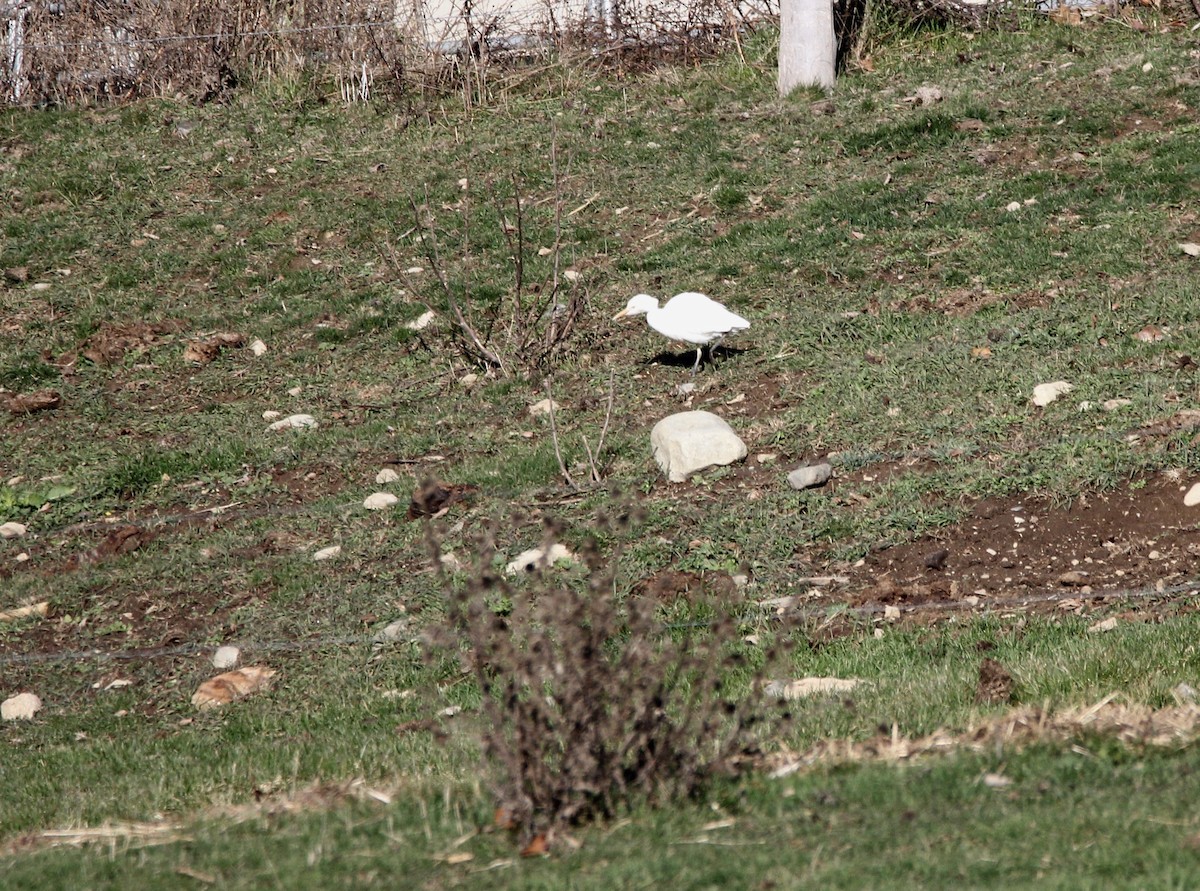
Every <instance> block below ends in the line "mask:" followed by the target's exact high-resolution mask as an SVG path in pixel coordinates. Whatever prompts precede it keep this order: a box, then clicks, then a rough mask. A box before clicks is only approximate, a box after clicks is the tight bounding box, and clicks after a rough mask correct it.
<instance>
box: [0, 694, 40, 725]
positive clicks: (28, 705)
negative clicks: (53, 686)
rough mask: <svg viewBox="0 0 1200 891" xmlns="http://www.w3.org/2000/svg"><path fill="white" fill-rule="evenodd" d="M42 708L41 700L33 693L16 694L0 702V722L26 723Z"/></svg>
mask: <svg viewBox="0 0 1200 891" xmlns="http://www.w3.org/2000/svg"><path fill="white" fill-rule="evenodd" d="M41 708H42V700H41V699H40V698H39V697H38V696H37V694H35V693H18V694H17V695H16V696H10V697H9V698H8V699H6V700H4V702H0V720H4V721H28V720H30V719H31V718H33V716H34V715H36V714H37V713H38V712H39V711H40V710H41Z"/></svg>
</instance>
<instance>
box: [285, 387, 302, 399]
mask: <svg viewBox="0 0 1200 891" xmlns="http://www.w3.org/2000/svg"><path fill="white" fill-rule="evenodd" d="M303 392H304V388H303V387H299V386H297V387H292V388H291V389H289V390H288V391H287V393H288V395H289V396H291V397H293V398H294V397H296V396H299V395H300V394H301V393H303Z"/></svg>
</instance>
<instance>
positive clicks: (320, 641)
mask: <svg viewBox="0 0 1200 891" xmlns="http://www.w3.org/2000/svg"><path fill="white" fill-rule="evenodd" d="M1179 594H1200V580H1193V581H1188V582H1181V583H1179V584H1176V585H1166V586H1163V587H1159V586H1158V585H1157V584H1155V585H1145V586H1142V587H1139V588H1116V589H1111V590H1104V591H1096V590H1092V591H1088V592H1081V591H1077V590H1072V591H1066V592H1064V591H1053V592H1051V591H1042V592H1040V593H1035V594H1030V595H1026V596H1024V597H1015V598H1011V599H1005V600H989V601H987V602H983V601H980V602H975V603H972V602H971V601H969V600H965V599H960V600H930V601H925V602H922V603H912V604H901V605H894V606H896V608H897V609H899V610H900V613H901V615H904V614H905V613H910V614H911V613H922V612H947V613H950V612H976V613H978V614H979V616H980V617H982V616H987V615H995V614H997V613H1007V612H1010V611H1013V610H1021V609H1022V608H1025V607H1030V606H1039V605H1044V604H1047V603H1056V604H1062V603H1064V602H1070V601H1080V602H1082V601H1090V605H1092V606H1104V605H1105V604H1108V603H1112V602H1115V601H1122V600H1128V601H1140V600H1153V599H1156V598H1167V597H1175V596H1177V595H1179ZM795 596H796V597H797V598H799V597H800V596H802V595H795ZM753 606H755V607H757V608H758V609H760V610H766V611H768V612H769V613H770V615H768V616H767V618H769V619H776V620H779V621H784V620H786V621H789V622H790V621H796V620H805V619H817V618H825V619H828V618H830V617H831V616H851V617H859V618H864V619H869V618H872V617H874V616H877V615H879V614H881V613H884V612H885V611H886V610H887V608H888V606H889V604H882V603H871V604H864V605H862V606H843V605H841V604H825V605H821V606H810V607H804V608H801V609H783V610H777V609H775V608H774V607H773V606H769V605H765V604H761V603H756V604H753ZM743 618H749V617H743ZM710 624H711V623H709V622H674V623H666V624H664V625H662V626H661V627H660V629H659V630H660V631H662V632H664V633H666V632H670V631H678V630H683V629H686V628H704V627H707V626H708V625H710ZM419 639H420V638H419V636H417V635H412V636H409V637H407V638H395V639H390V638H387V637H385V636H382V635H381V634H380V633H379V632H376V633H373V634H349V635H338V636H331V637H314V638H305V639H302V640H286V639H274V640H258V641H254V640H250V641H241V640H234V641H232V642H231V643H232V644H234V645H236V646H237V647H238V648H239V649H240V650H243V651H245V652H247V653H250V654H253V653H256V652H261V653H271V652H287V651H308V650H317V649H322V648H325V647H331V646H346V645H358V644H371V645H372V646H373V647H378V648H381V649H382V648H386V647H388V646H396V645H403V644H405V643H409V644H411V643H414V642H416V641H417V640H419ZM220 646H222V644H203V643H190V644H179V645H177V646H172V647H157V648H153V649H136V650H98V649H89V650H62V651H59V652H55V653H15V654H8V655H0V666H5V665H36V664H45V663H62V662H75V663H79V662H150V661H151V660H154V659H161V658H164V657H168V656H194V655H197V654H201V653H212V652H215V651H216V650H217V649H218V648H219V647H220Z"/></svg>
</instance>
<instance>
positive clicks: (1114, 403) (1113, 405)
mask: <svg viewBox="0 0 1200 891" xmlns="http://www.w3.org/2000/svg"><path fill="white" fill-rule="evenodd" d="M1127 405H1133V400H1132V399H1105V400H1104V401H1103V402H1101V403H1100V407H1101V408H1102V409H1104V410H1105V411H1116V410H1117V409H1118V408H1124V407H1125V406H1127Z"/></svg>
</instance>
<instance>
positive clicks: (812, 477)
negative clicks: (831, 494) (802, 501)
mask: <svg viewBox="0 0 1200 891" xmlns="http://www.w3.org/2000/svg"><path fill="white" fill-rule="evenodd" d="M832 476H833V466H832V465H831V464H824V463H823V464H811V465H809V466H807V467H797V468H796V469H795V470H793V471H792V472H791V473H789V474H788V477H787V481H788V485H789V486H791V487H792V488H793V489H815V488H816V487H818V486H823V485H825V484H826V483H827V482H829V478H830V477H832Z"/></svg>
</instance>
